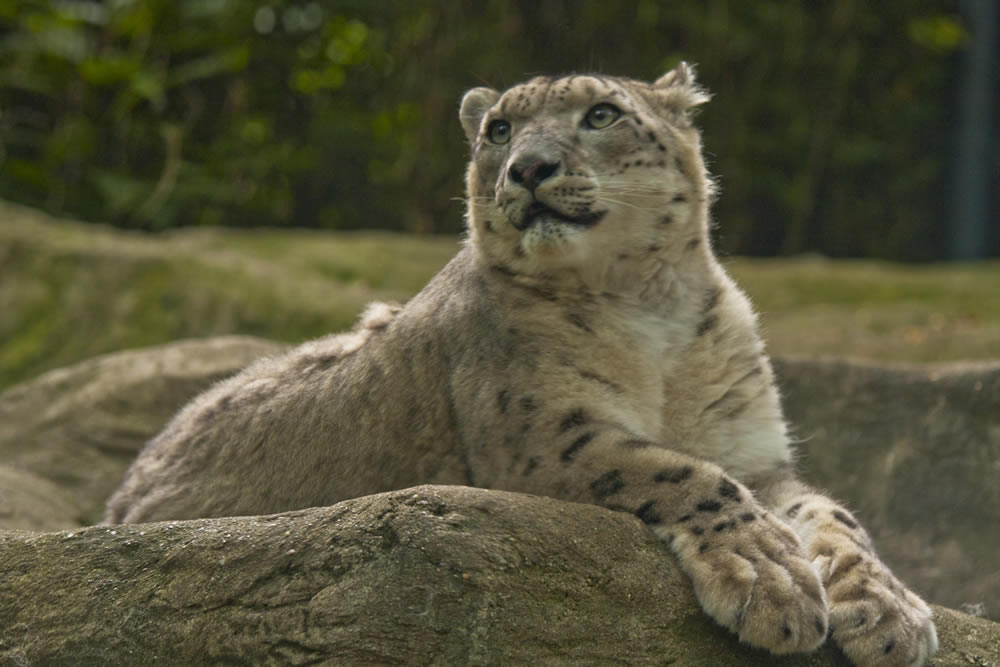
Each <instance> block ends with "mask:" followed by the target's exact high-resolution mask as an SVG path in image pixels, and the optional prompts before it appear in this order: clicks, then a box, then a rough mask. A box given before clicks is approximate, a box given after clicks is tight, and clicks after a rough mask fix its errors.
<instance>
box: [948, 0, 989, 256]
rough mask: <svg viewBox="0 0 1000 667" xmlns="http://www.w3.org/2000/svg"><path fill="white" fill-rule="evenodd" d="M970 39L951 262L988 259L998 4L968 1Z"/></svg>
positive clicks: (950, 233) (961, 107)
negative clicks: (986, 257) (952, 260)
mask: <svg viewBox="0 0 1000 667" xmlns="http://www.w3.org/2000/svg"><path fill="white" fill-rule="evenodd" d="M963 7H964V8H965V9H966V12H965V15H966V16H967V18H968V22H969V27H970V32H971V35H972V39H971V41H970V43H969V44H967V45H966V48H965V53H964V55H963V58H962V61H963V65H962V81H961V88H960V92H959V113H958V123H959V124H958V128H957V153H956V159H955V171H954V174H953V176H954V182H953V183H952V206H951V219H950V221H949V230H948V237H949V245H950V248H949V256H950V258H951V259H957V260H969V259H982V258H983V257H985V256H986V249H987V248H986V246H987V242H988V239H987V234H988V230H989V227H988V224H989V216H990V162H991V152H992V148H993V140H992V139H993V138H992V136H991V135H992V118H993V97H994V94H995V92H994V87H995V85H996V77H997V73H996V71H995V69H996V68H995V61H996V50H997V39H996V32H997V31H996V28H997V10H996V0H966V2H964V3H963Z"/></svg>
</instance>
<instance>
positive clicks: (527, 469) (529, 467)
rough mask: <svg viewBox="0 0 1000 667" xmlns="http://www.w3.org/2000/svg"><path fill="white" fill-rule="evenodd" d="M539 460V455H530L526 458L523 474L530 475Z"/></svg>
mask: <svg viewBox="0 0 1000 667" xmlns="http://www.w3.org/2000/svg"><path fill="white" fill-rule="evenodd" d="M540 460H541V457H538V456H532V457H531V458H530V459H528V464H527V465H526V466H524V474H525V476H527V475H530V474H531V473H533V472H534V471H535V468H537V467H538V463H539V462H540Z"/></svg>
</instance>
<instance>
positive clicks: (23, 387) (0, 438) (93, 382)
mask: <svg viewBox="0 0 1000 667" xmlns="http://www.w3.org/2000/svg"><path fill="white" fill-rule="evenodd" d="M281 349H282V346H281V345H279V344H277V343H272V342H269V341H264V340H260V339H257V338H250V337H243V336H239V337H236V336H232V337H222V338H210V339H205V340H191V341H181V342H179V343H172V344H168V345H162V346H159V347H152V348H146V349H141V350H128V351H125V352H118V353H115V354H108V355H104V356H101V357H96V358H94V359H89V360H87V361H82V362H80V363H77V364H74V365H72V366H69V367H67V368H61V369H58V370H54V371H50V372H48V373H45V374H44V375H42V376H41V377H39V378H37V379H36V380H32V381H30V382H25V383H23V384H20V385H16V386H14V387H11V388H10V389H8V390H7V391H4V392H3V393H0V528H21V529H28V530H58V529H60V528H71V527H77V526H82V525H88V524H91V523H94V522H96V521H98V520H99V519H100V518H101V515H102V513H103V511H104V502H105V500H107V498H108V496H110V495H111V492H112V491H114V489H115V488H116V487H117V485H118V483H119V482H120V481H121V478H122V475H124V473H125V469H126V468H127V467H128V465H129V463H130V462H131V461H132V459H134V458H135V455H136V454H137V453H138V451H139V449H140V448H141V447H142V445H143V443H145V441H146V440H148V439H149V438H150V437H151V436H153V435H154V434H156V432H157V431H159V430H160V429H161V428H162V427H163V425H164V424H165V423H166V422H167V420H168V419H169V418H170V417H171V415H173V414H174V413H175V412H176V411H177V410H178V409H179V408H180V407H181V406H183V405H184V404H185V403H186V402H187V401H189V400H190V399H191V397H193V396H195V395H196V394H198V393H199V392H201V391H203V390H204V389H206V388H207V387H208V386H210V385H211V384H212V383H213V382H216V381H217V380H220V379H222V378H224V377H226V376H228V375H232V374H233V373H234V372H235V371H237V370H239V369H240V368H242V367H244V366H246V365H247V364H248V363H250V362H251V361H253V360H254V359H257V358H258V357H261V356H264V355H267V354H274V353H275V352H277V351H279V350H281Z"/></svg>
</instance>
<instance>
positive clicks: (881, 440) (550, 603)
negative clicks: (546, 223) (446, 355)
mask: <svg viewBox="0 0 1000 667" xmlns="http://www.w3.org/2000/svg"><path fill="white" fill-rule="evenodd" d="M280 349H282V346H280V345H278V344H275V343H270V342H267V341H262V340H258V339H251V338H219V339H208V340H202V341H185V342H180V343H175V344H170V345H164V346H160V347H155V348H148V349H145V350H134V351H128V352H122V353H118V354H113V355H108V356H105V357H99V358H97V359H92V360H89V361H85V362H82V363H79V364H76V365H74V366H70V367H68V368H65V369H61V370H57V371H52V372H50V373H48V374H46V375H43V376H42V377H40V378H38V379H37V380H34V381H32V382H28V383H24V384H22V385H19V386H16V387H13V388H11V389H9V390H8V391H6V392H4V393H2V394H0V528H7V529H20V530H22V531H28V530H31V531H54V530H61V529H70V530H69V531H64V532H61V533H59V532H55V533H53V532H49V533H44V534H39V533H28V532H16V531H9V532H6V533H2V532H0V553H2V555H3V557H2V558H0V663H3V662H12V663H15V664H18V663H29V664H33V663H40V664H47V663H49V662H52V661H55V662H59V661H73V662H81V661H82V662H93V663H108V662H118V663H121V662H129V663H144V662H149V661H152V660H153V659H155V658H156V657H157V656H158V657H159V658H160V659H167V660H168V661H170V662H179V663H185V662H221V661H225V660H229V659H233V660H236V659H238V660H242V661H248V662H268V661H272V662H310V661H313V660H322V659H324V658H331V659H333V660H337V661H339V662H438V663H461V662H538V661H555V662H577V661H584V662H588V661H589V662H606V661H611V660H614V659H615V658H616V657H621V658H622V659H627V660H629V661H634V662H657V663H661V662H669V661H670V659H672V658H676V659H677V662H675V663H674V664H684V665H699V664H704V665H718V664H741V665H743V664H747V665H753V664H778V663H775V662H773V661H772V660H771V658H769V657H766V656H763V655H761V654H758V653H755V652H753V651H748V650H747V649H745V648H741V647H739V646H738V645H737V644H736V642H735V641H734V640H733V639H732V638H731V637H730V636H729V635H728V634H727V633H726V632H725V631H723V630H721V629H720V628H717V627H716V626H714V625H713V624H712V623H711V622H710V621H709V620H708V619H707V618H706V617H704V616H703V614H701V612H700V611H698V609H697V607H696V605H695V604H694V602H693V598H692V597H691V593H690V590H689V588H688V586H687V583H686V580H685V579H684V578H683V577H682V576H681V575H679V574H678V573H677V571H676V569H675V566H674V564H673V560H672V559H671V557H670V555H669V553H668V552H667V551H666V550H665V549H664V548H663V547H662V546H661V545H659V544H657V543H656V542H655V541H654V540H652V538H651V536H650V535H649V533H648V531H646V530H645V529H644V528H643V527H642V526H641V525H640V524H639V523H638V522H637V521H636V520H634V519H632V518H630V517H628V516H626V515H620V514H615V513H611V512H608V511H605V510H603V509H600V508H597V507H591V506H586V505H571V504H566V503H561V502H558V501H555V500H552V499H544V498H532V497H528V496H521V495H517V494H507V493H498V492H487V491H481V490H471V489H463V488H458V487H454V488H443V487H437V488H431V487H424V488H420V489H416V490H405V491H399V492H395V493H391V494H383V495H381V496H373V497H370V498H364V499H357V500H353V501H349V502H347V503H343V504H341V505H337V506H335V507H332V508H324V509H315V510H308V511H303V512H293V513H290V514H286V515H278V516H275V517H250V518H233V519H213V520H203V521H194V522H177V523H173V524H148V525H143V526H122V527H113V528H108V527H96V528H87V529H81V528H80V527H81V526H84V525H87V524H90V523H92V522H94V521H96V520H98V519H99V518H100V515H101V512H102V510H103V503H104V501H105V499H106V498H107V496H108V495H110V493H111V491H112V490H113V489H114V487H115V486H116V485H117V484H118V482H119V480H120V478H121V476H122V474H123V473H124V471H125V468H126V467H127V466H128V464H129V462H130V461H131V460H132V458H133V457H134V456H135V454H136V453H137V451H138V450H139V448H140V447H141V446H142V444H143V443H144V442H145V440H146V439H147V438H149V437H150V436H151V435H153V434H154V433H155V432H156V431H157V430H158V429H159V428H160V427H161V426H162V425H163V424H164V423H165V422H166V420H167V419H168V418H169V417H170V415H171V414H173V412H174V411H176V410H177V409H178V408H179V407H180V406H181V405H183V403H184V402H185V401H187V400H188V399H189V398H190V397H191V396H193V395H194V394H196V393H198V392H199V391H201V390H203V389H204V388H206V387H207V386H209V385H210V384H211V383H213V382H215V381H217V380H218V379H220V378H222V377H224V376H226V375H229V374H231V373H232V372H235V371H236V370H238V369H239V368H241V367H242V366H244V365H245V364H247V363H248V362H249V361H251V360H252V359H254V358H257V357H259V356H261V355H265V354H272V353H275V352H277V351H279V350H280ZM777 368H778V371H779V375H780V378H781V382H782V386H783V389H784V393H785V398H786V404H787V406H788V412H789V415H790V418H791V419H792V421H793V422H794V423H795V424H796V425H797V435H798V436H799V437H801V438H802V439H803V443H802V444H801V445H800V450H801V451H802V452H803V456H802V459H803V461H802V462H803V468H804V473H805V475H806V477H807V478H809V479H810V480H812V481H814V482H816V483H817V484H818V485H820V486H823V487H825V488H828V489H830V490H831V491H832V492H833V493H834V494H835V495H837V496H838V497H840V498H842V499H844V500H846V501H847V502H848V503H849V504H850V505H851V506H852V508H853V509H855V510H856V511H857V513H858V514H859V515H860V516H861V517H862V518H864V520H865V521H866V523H867V525H868V526H869V527H870V529H871V532H872V533H873V535H874V537H875V539H876V542H877V544H878V545H879V548H880V552H881V553H882V555H883V556H884V557H885V558H886V560H888V561H889V563H890V564H892V565H893V566H894V568H895V569H896V570H897V571H898V572H899V574H900V575H901V576H902V578H903V579H904V580H905V581H907V582H908V583H909V584H911V585H912V586H913V587H914V588H916V589H917V590H918V591H920V592H922V593H924V594H925V595H926V596H927V597H928V598H929V599H930V600H931V601H933V602H938V603H945V604H948V605H952V606H957V605H959V604H961V603H985V606H986V612H987V613H988V614H991V615H994V617H995V616H996V615H997V614H998V610H997V609H996V608H995V606H994V605H995V604H996V600H997V599H1000V566H998V564H997V563H998V561H997V559H996V557H995V555H994V554H996V553H1000V531H998V529H997V526H998V525H1000V522H998V521H997V518H998V512H1000V502H998V498H1000V495H998V494H1000V491H998V476H997V474H996V472H997V465H998V463H997V462H998V461H1000V450H998V447H1000V442H998V440H1000V427H998V423H997V419H998V415H1000V365H998V364H992V365H990V364H980V365H976V366H954V365H953V366H936V367H874V366H867V365H860V364H851V363H845V362H823V361H806V360H786V361H779V362H778V364H777ZM463 575H464V576H463ZM936 613H937V615H938V620H939V626H940V635H941V639H942V646H943V651H942V657H941V658H939V659H938V660H937V661H936V664H939V665H951V664H980V665H990V664H993V665H998V666H1000V655H998V653H997V652H998V650H1000V649H998V647H1000V629H998V626H996V625H995V624H992V623H990V622H989V621H986V620H982V619H974V618H972V617H969V616H965V615H962V614H959V613H957V612H952V611H949V610H947V609H944V608H937V609H936ZM838 660H841V658H839V654H838V653H837V652H836V651H833V650H829V651H827V652H825V653H821V654H818V655H817V656H815V657H812V658H802V659H792V660H790V661H787V662H786V663H781V664H790V665H792V664H794V665H798V664H803V665H804V664H813V665H828V664H840V663H838V662H837V661H838ZM977 660H978V661H979V662H976V661H977ZM755 661H756V662H755ZM970 661H971V662H970Z"/></svg>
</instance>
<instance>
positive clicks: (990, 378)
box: [776, 359, 1000, 620]
mask: <svg viewBox="0 0 1000 667" xmlns="http://www.w3.org/2000/svg"><path fill="white" fill-rule="evenodd" d="M776 369H777V372H778V376H779V381H780V383H781V386H782V390H783V393H784V398H785V409H786V412H787V415H788V418H789V420H790V421H791V422H792V424H794V425H795V427H796V428H795V435H796V437H798V438H799V439H800V440H801V442H800V444H799V446H798V449H799V451H800V452H801V458H800V463H801V468H802V471H803V473H804V475H805V477H806V478H807V479H808V480H809V481H811V482H813V483H814V484H816V485H817V486H819V487H821V488H824V489H827V490H829V491H830V492H831V493H832V494H833V495H834V496H836V497H838V498H840V499H842V500H844V501H846V502H847V503H848V504H849V505H850V506H851V509H852V510H855V513H856V514H857V516H859V517H860V518H861V519H862V521H863V523H864V524H865V526H866V527H867V528H868V529H869V531H870V532H871V533H872V534H873V536H874V537H875V542H876V546H877V547H878V549H879V552H880V553H881V554H882V556H883V557H884V558H885V560H886V561H888V563H889V564H890V565H892V567H893V569H894V570H895V571H896V572H897V574H899V575H900V577H901V578H902V579H903V580H904V581H906V582H908V583H910V584H911V585H912V586H914V587H915V588H916V589H917V590H919V591H920V592H921V593H923V594H924V595H925V596H926V597H928V598H929V599H931V600H933V601H934V602H937V603H940V604H944V605H948V606H950V607H959V606H963V605H969V606H970V607H972V608H978V609H979V610H980V612H979V613H984V614H985V615H986V616H988V617H990V618H993V619H997V620H1000V363H997V362H977V363H955V364H935V365H891V366H876V365H871V364H863V363H852V362H846V361H834V360H828V361H812V360H805V359H798V360H795V359H786V360H779V361H778V362H777V363H776Z"/></svg>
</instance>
